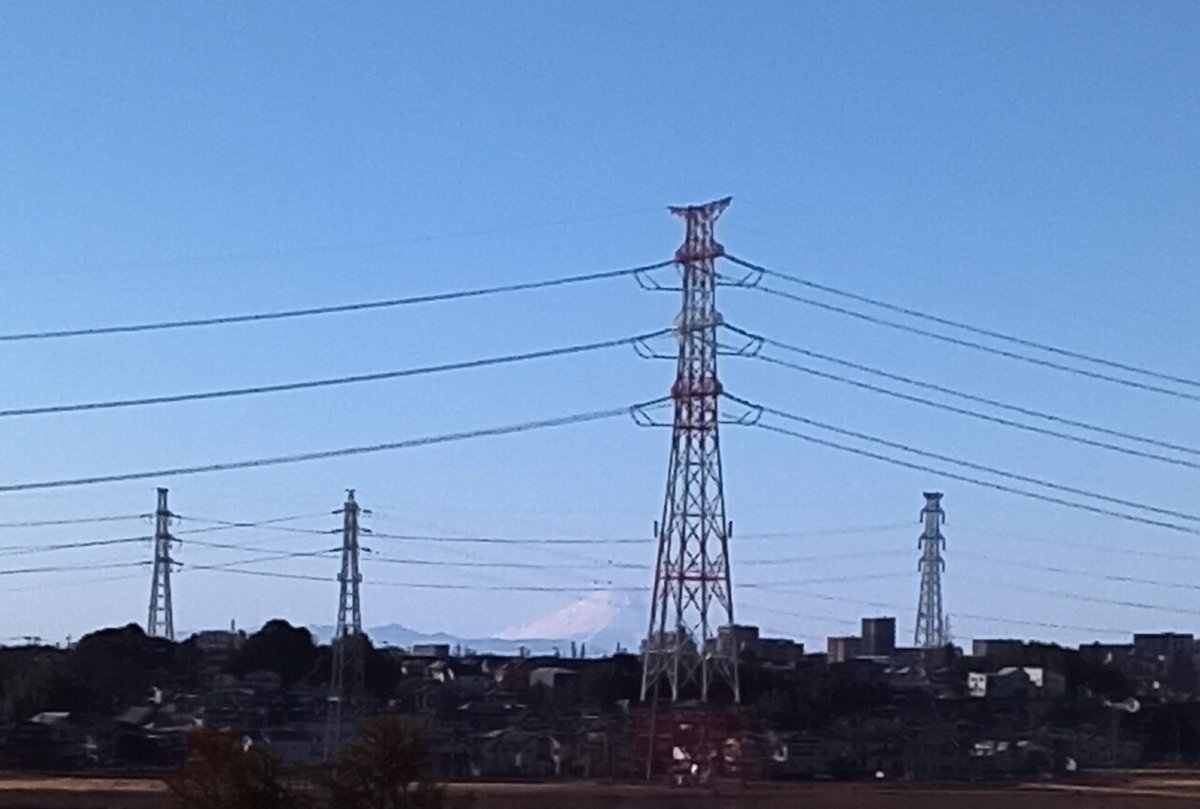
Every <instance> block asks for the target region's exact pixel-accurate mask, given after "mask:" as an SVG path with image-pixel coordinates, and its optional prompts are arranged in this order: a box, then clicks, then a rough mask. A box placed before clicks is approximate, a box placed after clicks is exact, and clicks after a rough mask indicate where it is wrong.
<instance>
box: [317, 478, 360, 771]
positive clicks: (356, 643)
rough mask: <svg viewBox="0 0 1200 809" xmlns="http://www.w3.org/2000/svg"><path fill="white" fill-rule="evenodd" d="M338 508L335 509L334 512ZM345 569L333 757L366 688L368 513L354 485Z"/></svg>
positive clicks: (347, 510) (332, 692) (328, 731)
mask: <svg viewBox="0 0 1200 809" xmlns="http://www.w3.org/2000/svg"><path fill="white" fill-rule="evenodd" d="M337 513H339V512H337V511H335V512H334V514H337ZM340 513H341V515H342V572H341V573H339V574H338V582H339V584H340V595H339V597H338V617H337V628H336V629H335V630H334V633H333V642H332V644H331V649H330V650H331V652H332V653H333V672H332V675H331V677H330V680H329V716H328V722H327V724H326V727H325V758H326V759H328V758H330V757H331V756H332V755H333V754H334V753H335V752H337V749H338V748H339V747H340V746H341V738H342V720H343V717H344V716H348V715H349V714H350V713H351V712H353V710H355V709H356V708H358V707H361V706H360V705H359V703H360V702H361V700H362V696H363V691H364V688H365V671H364V659H363V643H364V641H365V638H364V636H363V631H362V601H361V596H360V592H359V585H361V584H362V573H361V572H359V568H358V549H359V545H358V535H359V526H358V518H359V515H360V514H364V513H365V514H369V513H370V512H369V511H364V510H363V509H362V508H360V507H359V505H358V503H357V502H355V500H354V489H347V490H346V502H345V503H343V504H342V508H341V511H340Z"/></svg>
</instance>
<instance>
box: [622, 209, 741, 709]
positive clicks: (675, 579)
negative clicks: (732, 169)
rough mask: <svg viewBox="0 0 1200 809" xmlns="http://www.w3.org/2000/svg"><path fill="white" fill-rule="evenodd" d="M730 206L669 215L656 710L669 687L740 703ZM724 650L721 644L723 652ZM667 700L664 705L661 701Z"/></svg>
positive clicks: (677, 696)
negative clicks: (722, 329) (723, 309)
mask: <svg viewBox="0 0 1200 809" xmlns="http://www.w3.org/2000/svg"><path fill="white" fill-rule="evenodd" d="M728 205H729V198H725V199H722V200H717V201H715V202H710V203H708V204H706V205H692V206H688V207H683V208H671V213H673V214H675V215H676V216H678V217H680V218H682V219H683V220H684V223H685V225H686V227H687V236H686V238H685V240H684V243H683V245H682V246H681V247H680V248H679V249H678V250H677V251H676V252H675V261H676V263H677V264H678V265H679V268H680V270H681V271H682V273H683V309H682V310H681V311H680V313H679V318H678V320H677V322H676V332H677V334H678V338H679V357H678V364H677V370H676V374H675V384H674V385H673V386H672V388H671V398H672V399H673V400H674V408H675V414H674V423H673V430H672V436H671V461H670V471H669V473H668V476H667V493H666V498H665V500H664V503H663V513H662V521H661V522H660V523H659V525H658V528H657V533H658V561H657V564H656V565H655V577H654V598H653V603H652V605H651V608H650V629H649V632H648V634H647V637H646V641H645V644H644V648H643V658H642V700H643V701H646V700H652V701H653V702H654V703H655V704H657V702H658V699H659V690H660V688H661V686H662V685H663V681H665V685H666V688H667V689H668V691H669V694H670V699H671V701H672V702H677V701H679V700H681V699H688V698H697V697H698V698H699V699H700V700H702V701H705V702H707V701H708V700H709V697H710V694H712V693H713V687H714V685H717V684H723V685H724V686H725V688H727V689H728V691H729V692H730V696H732V698H733V700H734V701H738V700H739V699H740V691H739V687H738V660H737V644H736V643H735V642H733V640H732V633H730V635H729V636H727V637H719V635H720V634H721V633H719V632H718V631H717V630H718V629H719V627H720V626H721V625H729V626H731V627H732V625H733V587H732V582H731V580H730V574H729V556H728V550H729V535H730V526H729V523H727V522H726V520H725V491H724V487H723V485H722V482H721V444H720V440H719V438H718V430H717V424H718V416H717V402H718V400H719V399H720V397H721V383H720V382H719V381H718V379H717V327H718V326H719V325H720V322H721V316H720V314H719V313H718V312H717V309H716V303H715V297H716V287H717V278H716V268H715V264H716V260H717V258H719V257H720V256H722V255H724V254H725V250H724V248H723V247H722V246H721V245H720V244H718V243H717V241H716V240H715V239H714V238H713V225H714V223H715V222H716V220H717V217H719V216H720V215H721V212H722V211H724V210H725V208H726V207H727V206H728ZM722 641H727V642H722ZM664 696H665V695H664Z"/></svg>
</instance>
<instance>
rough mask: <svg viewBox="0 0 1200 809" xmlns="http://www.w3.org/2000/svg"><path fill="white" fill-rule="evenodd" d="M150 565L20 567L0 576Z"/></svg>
mask: <svg viewBox="0 0 1200 809" xmlns="http://www.w3.org/2000/svg"><path fill="white" fill-rule="evenodd" d="M149 564H150V563H149V562H147V561H144V560H143V561H140V562H111V563H107V564H87V565H52V566H47V567H20V568H10V569H8V570H0V576H21V575H25V574H28V573H65V572H67V571H71V570H116V569H118V568H127V567H146V566H147V565H149Z"/></svg>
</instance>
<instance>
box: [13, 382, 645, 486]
mask: <svg viewBox="0 0 1200 809" xmlns="http://www.w3.org/2000/svg"><path fill="white" fill-rule="evenodd" d="M664 401H666V400H665V399H659V400H655V401H654V402H649V403H647V405H637V406H636V407H646V406H654V405H657V404H660V403H662V402H664ZM629 412H630V408H629V407H615V408H610V409H608V410H593V411H590V412H586V413H575V414H572V415H568V416H557V417H554V418H548V419H537V420H535V421H526V422H521V423H518V424H509V425H504V426H501V427H485V428H480V429H476V430H464V431H461V432H455V433H443V434H440V435H433V436H425V437H423V438H411V439H407V440H404V441H393V442H389V443H383V444H369V445H366V446H358V447H344V448H341V449H331V450H322V451H318V452H304V453H298V454H295V455H279V456H275V457H272V458H255V459H253V460H247V461H229V462H225V463H212V464H204V465H200V466H178V467H168V468H165V469H156V470H151V471H140V472H124V473H120V474H112V475H91V476H88V477H78V478H63V479H60V480H43V481H34V482H29V483H9V484H4V485H2V486H0V493H5V492H22V491H32V490H38V489H61V488H67V487H72V486H89V485H93V484H97V483H119V482H121V481H127V480H147V479H155V478H167V477H178V476H180V475H197V474H204V473H208V472H228V471H232V470H235V469H256V468H260V467H265V466H279V465H282V464H294V463H306V462H309V461H319V460H327V459H330V458H345V457H348V456H353V455H367V454H370V453H375V452H390V451H393V450H401V449H414V448H416V447H425V446H432V445H435V444H445V443H450V442H456V441H468V440H471V439H476V438H490V437H494V436H501V435H515V434H518V433H526V432H533V431H535V430H544V429H549V428H553V427H564V426H567V425H572V424H583V423H587V422H593V421H601V420H603V419H611V418H616V417H617V416H624V415H628V414H629Z"/></svg>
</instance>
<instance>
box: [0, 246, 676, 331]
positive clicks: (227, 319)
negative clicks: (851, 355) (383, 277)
mask: <svg viewBox="0 0 1200 809" xmlns="http://www.w3.org/2000/svg"><path fill="white" fill-rule="evenodd" d="M673 263H674V260H670V261H659V262H656V263H654V264H644V265H642V266H640V267H626V268H624V269H619V270H605V271H601V272H593V273H583V274H581V275H568V276H564V277H560V278H549V279H545V280H542V281H525V282H522V283H517V284H500V285H497V286H491V287H478V288H475V289H463V290H457V291H454V292H436V293H431V294H426V295H411V296H408V297H404V298H388V299H384V300H375V301H360V302H358V303H344V304H335V305H331V306H314V307H309V308H306V309H287V310H282V311H275V312H256V313H252V314H244V315H227V316H224V317H201V318H189V319H186V320H166V321H158V322H153V323H133V324H126V325H121V326H94V327H89V328H79V329H58V330H48V331H32V332H16V333H11V334H0V343H15V342H25V341H30V340H52V339H60V338H67V337H94V336H98V335H105V334H132V333H136V332H148V331H166V330H168V329H185V328H194V327H199V326H226V325H230V324H233V323H258V322H262V321H269V320H285V319H289V318H298V317H312V316H315V315H332V314H342V313H346V312H362V311H368V310H372V309H390V308H395V307H398V306H411V305H416V304H424V303H441V302H445V301H454V300H463V299H465V298H482V297H487V296H490V295H504V294H509V293H513V292H527V291H529V290H534V289H549V288H551V287H560V286H567V285H570V284H580V283H587V282H589V281H601V280H604V279H608V278H621V277H624V276H630V275H637V274H638V273H643V272H650V271H652V270H658V269H662V268H663V267H669V266H670V265H671V264H673Z"/></svg>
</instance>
